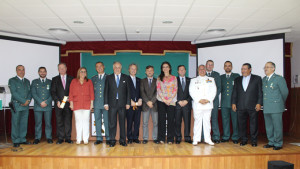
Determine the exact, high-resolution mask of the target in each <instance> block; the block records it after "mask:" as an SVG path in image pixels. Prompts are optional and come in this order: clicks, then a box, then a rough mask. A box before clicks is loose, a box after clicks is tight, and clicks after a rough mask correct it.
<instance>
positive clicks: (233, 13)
mask: <svg viewBox="0 0 300 169" xmlns="http://www.w3.org/2000/svg"><path fill="white" fill-rule="evenodd" d="M256 10H257V9H256V8H248V7H243V8H237V7H229V8H226V9H225V10H224V11H223V12H222V13H221V15H220V16H218V18H221V19H246V18H247V17H249V16H250V15H251V14H253V13H254V12H255V11H256Z"/></svg>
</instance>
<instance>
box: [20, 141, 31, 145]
mask: <svg viewBox="0 0 300 169" xmlns="http://www.w3.org/2000/svg"><path fill="white" fill-rule="evenodd" d="M20 144H24V145H29V144H31V143H30V142H29V141H25V142H23V143H20Z"/></svg>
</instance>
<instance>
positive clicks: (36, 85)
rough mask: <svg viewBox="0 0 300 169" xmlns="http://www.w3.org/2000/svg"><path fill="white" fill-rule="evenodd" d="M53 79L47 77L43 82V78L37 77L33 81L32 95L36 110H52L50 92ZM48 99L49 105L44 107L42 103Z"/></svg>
mask: <svg viewBox="0 0 300 169" xmlns="http://www.w3.org/2000/svg"><path fill="white" fill-rule="evenodd" d="M50 89H51V80H50V79H46V81H45V82H44V83H42V81H41V79H40V78H38V79H35V80H33V81H32V83H31V95H32V97H33V100H34V111H51V110H52V97H51V93H50ZM45 100H46V103H47V106H46V107H44V108H42V107H41V103H42V102H43V101H45Z"/></svg>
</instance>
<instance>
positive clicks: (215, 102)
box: [206, 71, 221, 107]
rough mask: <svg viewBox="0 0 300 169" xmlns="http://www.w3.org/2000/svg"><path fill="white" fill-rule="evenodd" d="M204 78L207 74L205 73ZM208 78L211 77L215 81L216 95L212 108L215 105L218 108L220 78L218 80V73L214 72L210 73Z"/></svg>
mask: <svg viewBox="0 0 300 169" xmlns="http://www.w3.org/2000/svg"><path fill="white" fill-rule="evenodd" d="M206 76H208V74H207V73H206ZM209 77H213V78H214V79H215V83H216V87H217V94H216V96H215V99H214V107H215V105H218V106H219V95H220V93H221V78H220V73H218V72H216V71H212V72H211V76H209Z"/></svg>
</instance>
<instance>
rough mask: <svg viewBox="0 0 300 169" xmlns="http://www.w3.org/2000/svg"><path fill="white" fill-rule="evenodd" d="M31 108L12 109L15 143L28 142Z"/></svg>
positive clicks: (13, 138) (12, 132)
mask: <svg viewBox="0 0 300 169" xmlns="http://www.w3.org/2000/svg"><path fill="white" fill-rule="evenodd" d="M28 115H29V110H22V111H15V112H14V111H13V110H11V140H12V142H13V143H22V142H26V135H27V127H28Z"/></svg>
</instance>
